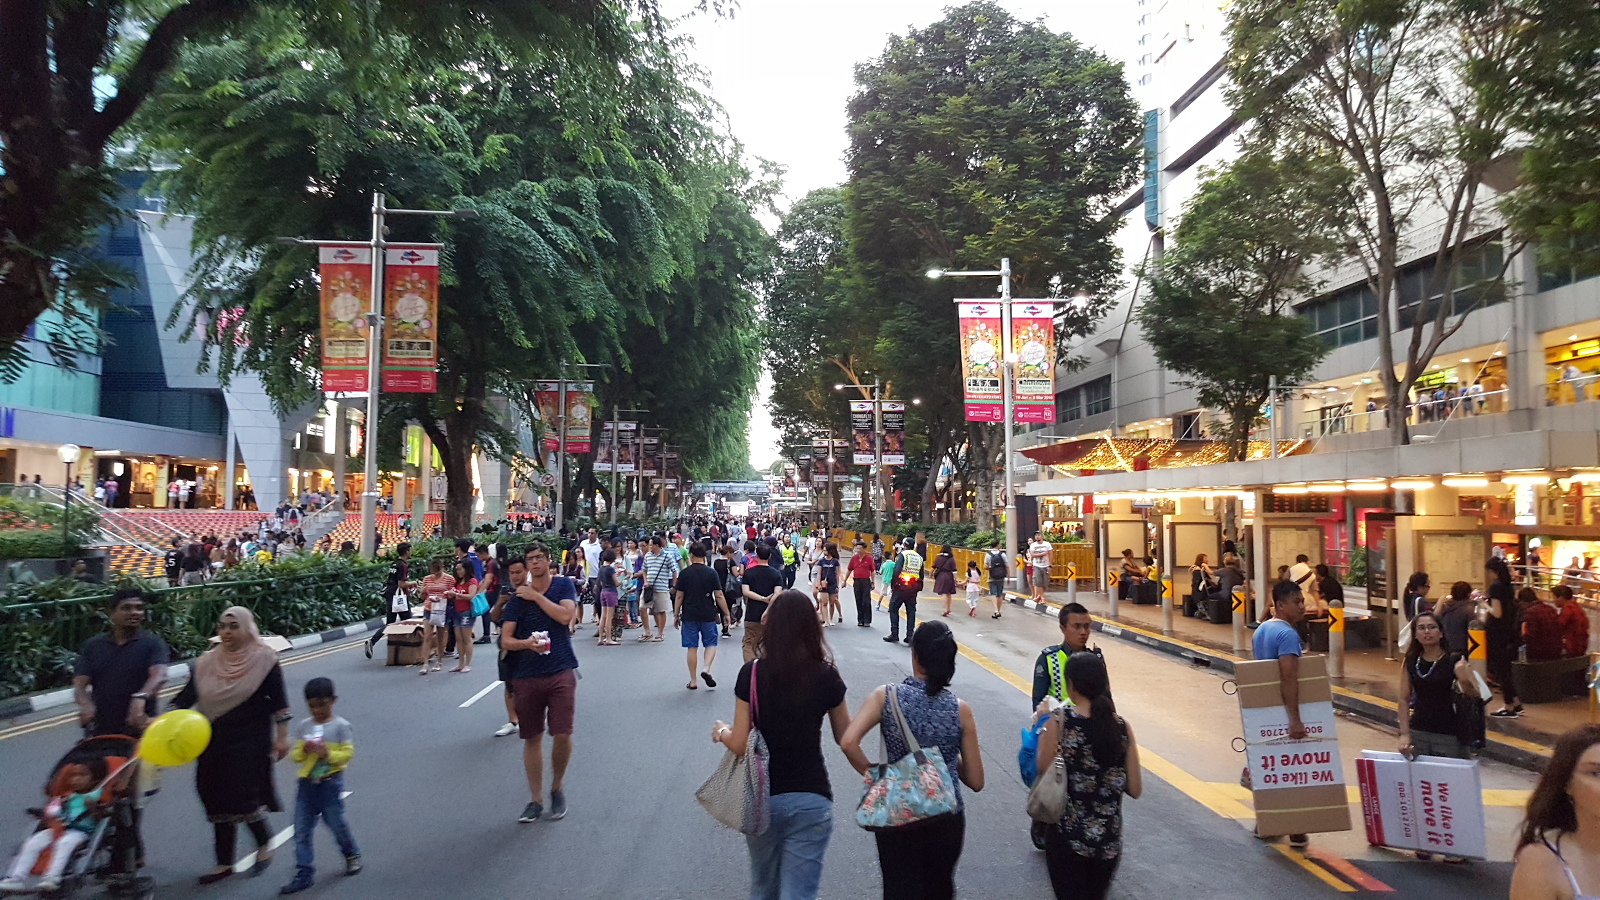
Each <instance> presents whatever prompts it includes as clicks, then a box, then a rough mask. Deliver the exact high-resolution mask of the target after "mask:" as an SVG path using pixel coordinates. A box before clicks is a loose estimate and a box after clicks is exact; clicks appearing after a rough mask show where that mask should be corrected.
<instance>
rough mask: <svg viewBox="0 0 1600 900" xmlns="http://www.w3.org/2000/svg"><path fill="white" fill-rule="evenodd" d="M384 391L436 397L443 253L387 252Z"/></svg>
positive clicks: (421, 250) (411, 249)
mask: <svg viewBox="0 0 1600 900" xmlns="http://www.w3.org/2000/svg"><path fill="white" fill-rule="evenodd" d="M383 296H384V300H383V389H384V390H385V391H398V392H401V393H413V394H431V393H433V391H434V387H435V380H436V377H437V374H438V363H439V345H438V340H437V338H438V334H439V251H438V250H436V249H434V248H432V247H407V246H405V245H403V244H400V245H392V246H390V247H388V248H386V249H385V250H384V251H383Z"/></svg>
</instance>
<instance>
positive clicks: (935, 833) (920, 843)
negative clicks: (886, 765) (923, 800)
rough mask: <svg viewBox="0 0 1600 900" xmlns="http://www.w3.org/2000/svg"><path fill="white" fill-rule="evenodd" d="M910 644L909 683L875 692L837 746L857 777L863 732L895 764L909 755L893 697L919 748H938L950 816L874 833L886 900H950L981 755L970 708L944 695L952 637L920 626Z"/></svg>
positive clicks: (864, 766)
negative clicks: (964, 790) (964, 791)
mask: <svg viewBox="0 0 1600 900" xmlns="http://www.w3.org/2000/svg"><path fill="white" fill-rule="evenodd" d="M907 642H908V643H909V644H911V673H912V674H911V677H909V678H907V679H906V680H905V681H903V682H901V683H900V684H895V685H884V686H883V687H879V688H877V689H876V690H874V691H873V692H872V694H871V695H869V696H868V697H867V699H866V700H865V701H864V702H863V703H862V704H861V709H860V710H858V711H857V712H856V714H855V718H853V719H852V720H851V721H850V727H849V728H848V729H846V730H845V733H844V737H842V738H840V740H839V748H840V749H841V750H843V751H844V754H845V757H846V758H847V759H849V760H850V765H852V766H854V767H855V770H856V771H857V772H860V773H861V774H862V775H866V774H867V771H868V768H869V767H870V765H871V764H870V763H869V762H868V760H867V755H866V754H865V753H863V752H862V750H861V742H862V740H863V739H865V738H866V736H867V734H868V732H870V731H871V730H872V729H873V728H877V729H878V732H879V737H880V739H881V740H882V741H883V744H884V754H885V755H886V756H887V757H888V758H889V759H890V760H898V759H901V758H902V757H904V756H905V755H906V754H907V753H909V752H911V751H910V748H909V747H908V746H907V744H906V740H905V736H904V735H902V734H901V733H900V727H899V725H898V724H897V723H896V721H895V716H894V713H893V711H892V710H891V708H890V706H889V693H888V692H889V691H894V692H895V698H896V700H897V701H898V703H899V707H900V713H901V715H902V716H903V717H904V718H905V722H906V726H907V727H908V728H909V729H910V730H911V734H912V736H913V737H915V738H916V740H917V743H918V744H919V745H920V746H922V747H923V748H933V747H937V748H939V753H940V755H941V756H942V757H943V758H944V761H945V764H946V766H948V768H949V772H950V774H951V775H952V776H954V777H955V778H956V779H957V780H958V782H959V783H957V784H952V785H951V788H952V789H953V790H954V791H955V797H956V811H955V813H954V814H953V815H948V816H938V817H935V818H932V819H928V820H926V821H923V822H921V823H918V824H917V825H915V826H913V827H906V828H890V829H886V830H883V831H876V832H873V837H874V838H875V839H876V840H877V844H878V868H879V870H880V871H881V872H882V874H883V897H884V900H948V898H951V897H954V896H955V872H956V863H957V862H959V861H960V859H961V846H962V842H963V839H964V836H965V834H966V827H967V819H966V807H965V806H964V800H963V799H962V796H961V785H963V784H964V785H966V786H967V787H968V788H969V789H970V790H972V791H973V792H974V793H976V792H978V791H981V790H983V756H982V754H981V752H980V751H979V749H978V727H977V722H976V721H975V720H974V719H973V716H972V708H971V707H970V706H968V705H967V702H966V701H965V700H960V699H957V698H956V695H955V694H952V693H951V692H950V690H949V684H950V680H951V679H952V678H954V677H955V673H956V638H955V635H954V634H951V633H950V627H949V626H948V625H946V624H944V623H943V622H937V621H935V622H924V623H922V625H920V626H919V627H918V628H917V630H916V632H915V633H914V634H912V635H909V636H908V637H907Z"/></svg>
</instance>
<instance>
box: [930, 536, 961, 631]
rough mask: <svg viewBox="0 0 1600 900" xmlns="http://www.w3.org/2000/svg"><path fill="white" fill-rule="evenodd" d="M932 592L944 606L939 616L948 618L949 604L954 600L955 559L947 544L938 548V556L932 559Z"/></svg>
mask: <svg viewBox="0 0 1600 900" xmlns="http://www.w3.org/2000/svg"><path fill="white" fill-rule="evenodd" d="M933 592H934V593H935V594H938V595H939V600H940V601H941V602H942V603H943V604H944V610H943V611H942V612H940V613H939V615H941V616H944V617H945V618H949V617H950V604H951V603H952V602H953V601H954V600H955V598H956V558H955V554H953V553H951V552H950V545H949V544H945V545H944V546H942V547H940V548H939V555H938V556H935V557H934V558H933Z"/></svg>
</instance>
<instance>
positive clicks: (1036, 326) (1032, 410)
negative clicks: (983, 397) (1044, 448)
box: [1011, 300, 1056, 422]
mask: <svg viewBox="0 0 1600 900" xmlns="http://www.w3.org/2000/svg"><path fill="white" fill-rule="evenodd" d="M1054 314H1055V306H1054V304H1052V303H1050V302H1049V301H1047V300H1022V301H1018V302H1013V303H1012V304H1011V352H1012V353H1014V354H1016V360H1017V363H1016V365H1015V366H1014V367H1013V369H1012V371H1013V373H1014V375H1015V377H1014V379H1013V381H1012V389H1011V390H1012V394H1011V399H1012V403H1013V404H1014V409H1015V410H1016V412H1015V416H1016V420H1017V421H1018V422H1054V421H1055V420H1056V377H1055V376H1056V323H1055V317H1054Z"/></svg>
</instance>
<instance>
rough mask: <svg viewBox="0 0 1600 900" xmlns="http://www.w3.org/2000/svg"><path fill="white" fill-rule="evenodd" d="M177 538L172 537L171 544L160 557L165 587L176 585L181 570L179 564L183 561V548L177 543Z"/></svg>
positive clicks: (180, 575)
mask: <svg viewBox="0 0 1600 900" xmlns="http://www.w3.org/2000/svg"><path fill="white" fill-rule="evenodd" d="M178 543H179V542H178V539H177V538H173V539H172V546H171V547H168V548H167V552H166V554H164V555H163V556H162V557H161V570H162V572H163V573H165V574H166V576H167V587H177V586H178V579H179V578H180V577H182V575H183V572H182V569H181V568H180V565H181V564H182V562H183V549H182V548H181V547H179V545H178Z"/></svg>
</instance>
